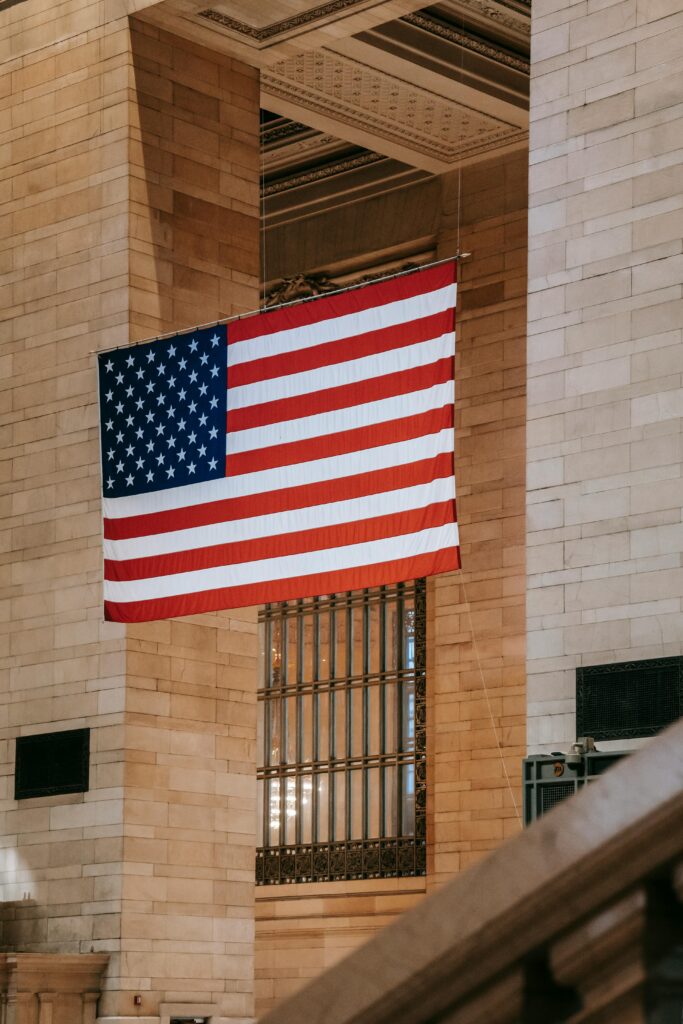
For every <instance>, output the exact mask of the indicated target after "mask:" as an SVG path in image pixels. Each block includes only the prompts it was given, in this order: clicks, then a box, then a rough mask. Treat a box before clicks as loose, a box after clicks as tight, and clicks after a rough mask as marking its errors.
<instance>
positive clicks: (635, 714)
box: [576, 657, 683, 740]
mask: <svg viewBox="0 0 683 1024" xmlns="http://www.w3.org/2000/svg"><path fill="white" fill-rule="evenodd" d="M681 714H683V658H682V657H675V658H653V659H650V660H647V661H624V662H618V663H615V664H612V665H590V666H587V667H585V668H577V670H576V735H577V736H592V737H593V739H595V740H626V739H636V738H638V737H641V736H655V735H656V734H657V733H658V732H659V731H660V730H661V729H663V728H664V727H665V726H667V725H670V724H671V723H672V722H675V721H676V720H677V719H678V718H680V717H681Z"/></svg>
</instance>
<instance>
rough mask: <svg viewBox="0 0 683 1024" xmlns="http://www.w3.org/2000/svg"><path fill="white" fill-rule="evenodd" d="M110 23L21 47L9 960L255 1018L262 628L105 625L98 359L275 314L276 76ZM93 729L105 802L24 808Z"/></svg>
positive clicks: (86, 798)
mask: <svg viewBox="0 0 683 1024" xmlns="http://www.w3.org/2000/svg"><path fill="white" fill-rule="evenodd" d="M109 9H110V5H107V4H101V3H96V2H93V3H90V4H87V3H83V4H81V5H80V6H79V10H78V13H77V14H74V15H70V14H63V13H61V14H60V10H62V9H57V8H55V9H54V11H53V10H52V9H51V11H50V12H46V11H42V10H40V11H37V10H36V3H35V2H34V0H29V2H27V3H24V4H21V5H17V6H16V7H13V8H12V9H11V10H9V11H7V12H5V14H4V15H3V19H4V20H3V29H2V32H3V36H2V38H0V55H1V56H2V61H3V62H2V65H1V66H0V133H1V134H0V177H1V178H2V181H1V182H0V196H2V200H1V202H2V205H0V273H1V274H2V277H1V279H0V303H1V305H2V308H3V309H4V311H5V318H4V319H3V321H2V323H1V324H0V341H1V342H2V352H3V355H2V360H1V371H0V378H1V379H2V380H3V382H4V383H5V388H6V390H5V391H4V404H3V406H2V412H3V417H4V419H3V423H4V425H3V426H2V427H0V429H1V430H2V442H3V448H4V450H5V451H6V452H7V453H8V455H9V461H7V462H5V463H4V466H5V469H6V472H5V475H4V477H3V491H2V495H3V496H2V497H1V498H0V501H2V504H3V513H4V514H5V515H6V517H7V519H6V526H7V529H6V532H5V534H4V535H3V537H4V550H7V551H10V552H11V559H10V562H11V569H10V570H9V576H8V583H7V585H5V588H4V591H3V593H2V594H1V595H0V596H1V597H3V598H5V601H4V603H3V609H4V610H5V611H6V614H4V615H3V616H2V626H1V627H0V628H2V631H3V632H2V647H1V648H0V657H1V658H2V661H1V662H0V670H1V671H2V673H3V684H4V685H3V687H2V710H1V711H0V723H1V727H2V729H3V732H2V739H3V740H4V741H5V742H4V744H3V745H2V747H1V748H0V752H1V753H2V760H3V761H4V767H3V783H2V790H1V803H0V815H1V816H2V822H1V823H0V824H1V826H2V829H3V833H4V835H5V837H6V838H8V839H9V842H10V852H9V853H8V855H7V856H6V857H5V858H4V860H3V869H2V881H3V883H4V887H5V888H4V896H5V898H6V899H9V900H14V901H16V902H15V903H14V906H13V910H12V920H8V921H7V922H6V924H5V928H4V942H5V944H6V947H7V948H9V949H12V950H17V949H20V950H27V951H34V952H41V953H60V954H62V953H73V954H78V953H88V952H90V951H93V950H94V951H97V952H106V953H108V954H110V962H109V969H108V973H107V976H106V979H105V982H104V994H103V997H102V999H101V1001H100V1006H99V1013H100V1018H101V1019H103V1020H104V1019H106V1020H109V1021H114V1020H116V1019H118V1018H121V1017H131V1016H136V1015H137V1016H138V1017H139V1019H140V1020H157V1019H158V1007H159V1004H160V1003H161V1002H163V1001H170V1002H173V1003H174V1004H186V1005H187V1008H188V1012H191V1010H192V1006H193V1005H194V1003H201V1004H207V1003H210V1004H211V1005H213V1006H214V1007H215V1015H214V1016H215V1020H216V1021H217V1022H220V1021H230V1022H237V1021H241V1020H244V1019H246V1018H249V1017H250V1015H251V1012H252V1009H251V1007H252V988H253V985H252V955H253V950H252V945H253V939H252V936H253V862H254V843H255V836H254V802H255V781H254V759H255V751H254V741H255V672H254V659H255V629H256V626H255V615H254V613H253V612H252V611H250V610H247V611H240V612H236V613H226V614H216V615H210V616H209V615H207V616H197V617H193V618H190V619H184V620H181V621H169V622H161V623H151V624H145V625H142V626H136V627H133V626H131V627H124V626H120V625H116V624H112V623H105V622H103V619H102V612H101V582H100V580H101V558H102V552H101V540H100V535H101V526H100V501H99V477H100V470H99V452H98V427H97V383H96V365H95V357H94V355H93V350H98V349H104V348H107V347H111V346H115V345H124V344H126V343H128V342H129V341H130V340H137V339H141V338H143V337H149V336H153V335H154V334H157V333H160V332H162V331H166V330H169V329H174V328H178V329H179V328H183V327H187V326H191V325H192V324H194V323H199V322H206V321H210V320H212V319H217V318H219V317H221V316H228V315H230V314H232V313H234V312H238V311H241V310H246V309H249V308H254V307H255V306H256V305H257V303H258V288H257V284H258V282H257V277H256V274H257V263H258V80H257V76H256V73H255V72H254V71H253V70H252V69H250V68H248V67H246V66H243V65H240V64H238V63H236V62H234V61H231V60H230V59H228V58H226V57H223V56H219V55H217V54H213V53H211V52H209V51H207V50H203V49H201V48H199V47H197V46H195V45H193V44H190V43H186V42H185V41H183V40H181V39H178V38H176V37H174V36H171V35H168V34H165V33H164V32H162V31H160V30H158V29H156V28H152V27H150V26H147V25H143V24H142V23H138V22H136V21H135V20H130V21H129V20H128V19H127V18H121V19H119V20H112V21H108V20H107V12H108V11H109ZM86 726H87V727H89V728H90V730H91V765H90V790H89V792H88V793H86V794H73V795H71V796H66V797H64V796H62V797H49V798H41V799H38V800H26V801H21V802H19V803H17V802H15V801H14V800H13V794H14V790H13V775H14V738H15V737H16V736H17V735H21V734H22V733H25V732H29V731H30V732H45V731H50V730H53V729H67V728H76V727H86ZM138 994H139V995H140V996H141V1005H140V1006H137V1005H136V1004H135V1002H134V997H135V995H138ZM86 1009H87V1010H88V1012H90V1011H91V1010H92V1004H90V1006H89V1007H88V1008H86ZM9 1011H10V1015H9V1019H10V1020H12V1013H13V1012H15V1011H14V1007H13V1006H12V1005H10V1007H9Z"/></svg>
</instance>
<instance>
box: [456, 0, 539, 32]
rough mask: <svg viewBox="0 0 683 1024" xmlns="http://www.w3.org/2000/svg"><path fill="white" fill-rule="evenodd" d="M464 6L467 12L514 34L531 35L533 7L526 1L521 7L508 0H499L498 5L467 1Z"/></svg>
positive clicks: (479, 0)
mask: <svg viewBox="0 0 683 1024" xmlns="http://www.w3.org/2000/svg"><path fill="white" fill-rule="evenodd" d="M463 6H464V9H465V10H468V11H470V12H472V13H476V14H478V15H479V16H480V17H482V18H485V19H486V20H487V21H492V22H494V23H495V24H496V25H499V26H502V27H503V28H507V29H510V30H511V31H513V32H518V33H520V34H522V35H526V36H528V35H530V33H531V6H530V4H528V3H526V2H525V0H520V4H519V6H517V4H514V3H508V2H506V0H498V2H497V3H496V2H493V3H490V2H489V0H467V4H466V6H465V5H463ZM520 7H521V8H522V9H521V10H520ZM508 12H514V13H508ZM515 15H516V16H515Z"/></svg>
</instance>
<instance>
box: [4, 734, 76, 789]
mask: <svg viewBox="0 0 683 1024" xmlns="http://www.w3.org/2000/svg"><path fill="white" fill-rule="evenodd" d="M89 760H90V730H89V729H69V730H67V731H65V732H48V733H39V734H38V735H35V736H18V737H17V752H16V767H15V775H14V799H15V800H26V799H28V798H30V797H36V796H56V795H58V794H62V793H84V792H87V790H88V785H89Z"/></svg>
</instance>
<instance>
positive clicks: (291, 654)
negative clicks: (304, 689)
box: [285, 616, 299, 686]
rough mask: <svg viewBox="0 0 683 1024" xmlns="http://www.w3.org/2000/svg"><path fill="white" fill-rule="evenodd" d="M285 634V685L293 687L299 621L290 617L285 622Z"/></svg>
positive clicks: (295, 675) (295, 673)
mask: <svg viewBox="0 0 683 1024" xmlns="http://www.w3.org/2000/svg"><path fill="white" fill-rule="evenodd" d="M285 627H286V634H287V677H286V679H287V684H288V686H293V685H294V684H295V683H296V681H297V678H298V676H297V654H298V648H299V642H298V641H299V637H298V633H299V619H298V618H294V617H292V616H290V617H289V618H287V619H286V620H285Z"/></svg>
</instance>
